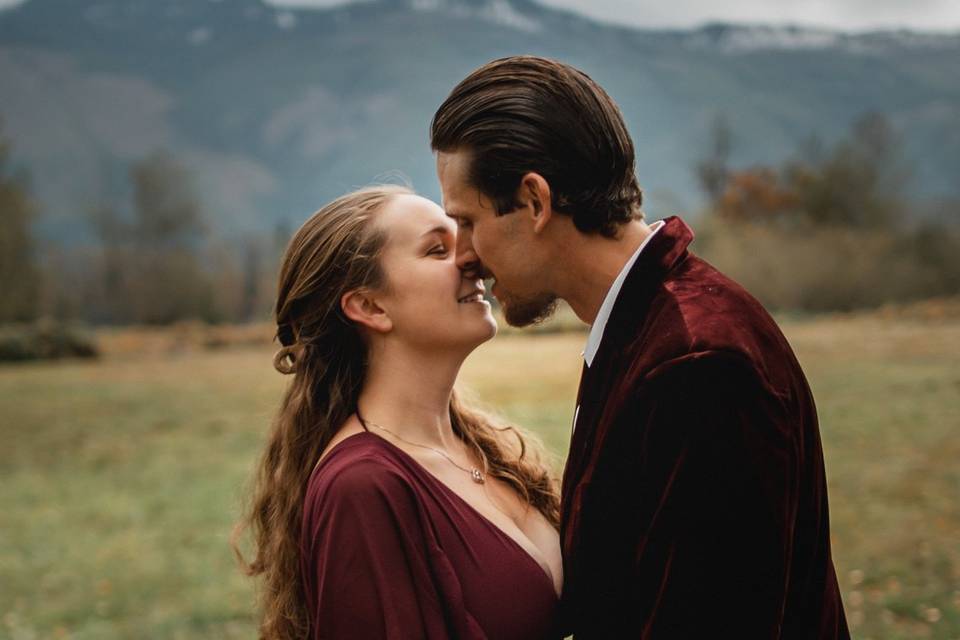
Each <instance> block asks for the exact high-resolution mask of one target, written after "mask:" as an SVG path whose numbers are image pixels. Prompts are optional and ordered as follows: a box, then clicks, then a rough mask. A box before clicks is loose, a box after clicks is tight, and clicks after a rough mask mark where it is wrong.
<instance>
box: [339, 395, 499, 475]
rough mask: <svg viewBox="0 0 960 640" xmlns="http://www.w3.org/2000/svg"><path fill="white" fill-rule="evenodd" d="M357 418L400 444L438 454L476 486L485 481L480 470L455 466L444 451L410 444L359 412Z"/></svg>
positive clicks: (413, 443)
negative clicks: (468, 475)
mask: <svg viewBox="0 0 960 640" xmlns="http://www.w3.org/2000/svg"><path fill="white" fill-rule="evenodd" d="M357 417H358V418H360V422H361V423H362V424H364V425H368V424H369V425H370V426H372V427H376V428H377V429H380V430H381V431H386V432H387V433H389V434H390V435H392V436H393V437H394V438H396V439H397V440H399V441H401V442H405V443H407V444H409V445H410V446H412V447H420V448H421V449H429V450H430V451H434V452H436V453H439V454H440V455H442V456H443V457H444V458H446V459H447V461H448V462H449V463H450V464H452V465H453V466H455V467H456V468H457V469H460V470H461V471H466V472H467V473H469V474H470V479H471V480H473V481H474V482H476V483H477V484H483V483H484V482H485V481H486V478H485V476H484V474H483V472H482V471H480V469H477V468H476V467H471V468H470V469H467V468H466V467H461V466H460V465H459V464H457V463H456V462H454V461H453V458H451V457H450V456H448V455H447V454H446V452H445V451H442V450H441V449H437V448H436V447H431V446H429V445H425V444H418V443H416V442H410V441H409V440H407V439H406V438H403V437H401V436H398V435H397V434H396V433H394V432H393V431H391V430H390V429H387V428H386V427H384V426H381V425H379V424H377V423H376V422H371V421H370V420H364V419H363V418H361V417H360V414H359V412H358V413H357Z"/></svg>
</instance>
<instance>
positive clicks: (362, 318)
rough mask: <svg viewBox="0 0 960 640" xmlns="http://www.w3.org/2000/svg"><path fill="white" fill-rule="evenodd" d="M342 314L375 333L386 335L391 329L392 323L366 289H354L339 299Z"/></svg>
mask: <svg viewBox="0 0 960 640" xmlns="http://www.w3.org/2000/svg"><path fill="white" fill-rule="evenodd" d="M340 308H341V309H343V314H344V315H345V316H347V317H348V318H350V319H351V320H353V321H354V322H356V323H357V324H359V325H360V326H363V327H367V328H368V329H370V330H371V331H375V332H377V333H387V332H388V331H390V330H391V329H392V328H393V321H392V320H391V319H390V316H389V315H388V314H387V312H386V310H385V309H384V308H383V307H381V306H380V305H378V304H377V302H376V300H374V298H373V296H371V292H370V291H369V290H367V289H354V290H353V291H348V292H346V293H345V294H343V295H342V296H341V297H340Z"/></svg>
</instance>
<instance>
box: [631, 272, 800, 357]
mask: <svg viewBox="0 0 960 640" xmlns="http://www.w3.org/2000/svg"><path fill="white" fill-rule="evenodd" d="M704 358H707V359H708V361H710V362H717V361H724V362H726V363H730V364H731V365H736V364H738V363H739V364H742V365H746V366H748V367H758V368H763V369H765V368H766V366H767V363H768V362H769V361H770V360H771V359H773V360H782V359H783V358H787V359H790V360H792V358H793V355H792V351H791V350H790V347H789V344H788V343H787V341H786V338H785V337H784V336H783V333H782V332H781V331H780V328H779V327H778V326H777V323H776V321H775V320H774V319H773V318H772V317H771V316H770V314H769V313H768V312H767V311H766V309H764V307H763V305H762V304H761V303H760V302H759V301H757V299H756V298H754V297H753V296H752V295H750V293H749V292H747V291H746V289H744V288H743V287H742V286H740V284H738V283H737V282H735V281H734V280H733V279H731V278H729V277H728V276H726V275H724V274H723V273H721V272H720V271H719V270H718V269H716V268H715V267H713V266H712V265H710V264H709V263H708V262H706V261H705V260H703V259H702V258H699V257H698V256H696V255H694V254H690V255H689V256H688V257H687V259H686V260H685V261H684V263H683V265H682V266H680V267H678V268H677V269H674V270H672V271H671V272H670V273H668V274H667V276H666V277H665V278H664V280H663V282H662V283H661V286H660V287H659V289H658V291H657V293H656V294H655V295H654V297H653V299H652V302H651V304H650V308H649V311H648V313H647V315H646V317H645V318H644V319H643V322H642V323H641V324H640V325H639V326H638V327H637V331H636V334H635V337H634V340H633V342H632V344H631V359H632V361H633V367H632V369H633V370H634V371H635V372H636V373H641V372H642V374H643V375H644V376H646V375H649V374H650V373H651V372H654V371H656V370H657V369H658V368H660V367H662V366H663V365H664V364H666V363H670V362H674V361H676V362H689V363H692V362H693V361H695V360H703V359H704Z"/></svg>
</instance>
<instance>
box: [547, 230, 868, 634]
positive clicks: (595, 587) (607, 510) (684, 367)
mask: <svg viewBox="0 0 960 640" xmlns="http://www.w3.org/2000/svg"><path fill="white" fill-rule="evenodd" d="M692 240H693V232H692V231H691V230H690V228H689V227H688V226H687V225H686V224H685V223H684V222H683V221H682V220H680V219H679V218H677V217H672V218H669V219H667V220H666V223H665V226H664V228H662V229H660V231H659V232H658V233H657V235H655V236H654V237H653V238H652V239H651V240H650V243H649V244H648V245H647V246H646V247H645V248H644V250H643V251H642V252H641V254H640V256H639V257H638V259H637V261H636V263H635V264H634V266H633V267H632V269H631V271H630V272H629V275H628V277H627V279H626V281H625V282H624V285H623V288H622V289H621V291H620V294H619V296H618V298H617V300H616V304H615V305H614V307H613V311H612V313H611V315H610V318H609V321H608V323H607V326H606V330H605V332H604V335H603V340H602V341H601V344H600V347H599V351H598V352H597V354H596V357H595V358H594V360H593V364H592V366H590V367H586V366H584V370H583V374H582V377H581V380H580V390H579V392H578V399H577V404H578V407H579V408H578V410H577V419H576V424H575V426H574V433H573V437H572V441H571V447H570V453H569V457H568V459H567V465H566V469H565V471H564V478H563V502H562V513H563V522H562V527H561V538H562V543H563V552H564V571H565V573H564V581H565V585H564V595H563V599H562V606H561V611H562V615H563V617H564V626H565V627H566V631H567V633H573V634H574V635H575V637H576V638H577V639H578V640H586V639H590V638H644V639H648V640H661V639H670V640H677V639H683V638H719V637H723V638H738V639H750V638H783V639H798V640H800V639H802V640H809V639H812V638H849V632H848V630H847V623H846V619H845V617H844V612H843V604H842V602H841V600H840V593H839V588H838V586H837V578H836V573H835V571H834V567H833V561H832V559H831V555H830V526H829V516H828V509H827V485H826V478H825V473H824V463H823V452H822V449H821V444H820V433H819V428H818V425H817V414H816V408H815V406H814V401H813V396H812V395H811V392H810V388H809V387H808V385H807V381H806V379H805V378H804V375H803V371H801V369H800V365H799V364H798V362H797V360H796V358H795V356H794V354H793V352H792V350H791V349H790V345H789V344H788V343H787V341H786V339H785V338H784V336H783V334H782V333H781V332H780V330H779V329H778V327H777V325H776V323H775V322H774V321H773V319H772V318H771V317H770V316H769V315H768V314H767V313H766V311H764V309H763V307H762V306H761V305H760V303H758V302H757V301H756V300H755V299H754V298H752V297H751V296H750V295H749V294H748V293H747V292H746V291H745V290H744V289H743V288H742V287H740V286H739V285H737V284H736V283H735V282H733V281H732V280H730V279H729V278H727V277H726V276H724V275H723V274H721V273H720V272H718V271H717V270H716V269H714V268H713V267H711V266H710V265H709V264H707V263H706V262H705V261H703V260H701V259H700V258H698V257H696V256H695V255H693V254H691V253H690V252H688V250H687V246H688V245H689V244H690V242H691V241H692Z"/></svg>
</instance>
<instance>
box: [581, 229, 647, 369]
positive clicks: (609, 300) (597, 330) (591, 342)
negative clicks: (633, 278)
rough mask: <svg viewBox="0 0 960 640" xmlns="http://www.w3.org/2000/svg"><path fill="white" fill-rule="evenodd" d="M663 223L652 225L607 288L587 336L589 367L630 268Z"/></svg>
mask: <svg viewBox="0 0 960 640" xmlns="http://www.w3.org/2000/svg"><path fill="white" fill-rule="evenodd" d="M663 224H664V222H663V220H658V221H657V222H654V223H653V224H652V225H650V234H649V235H648V236H647V237H646V238H644V239H643V242H641V243H640V246H639V247H637V250H636V251H634V252H633V255H632V256H630V259H629V260H627V263H626V264H625V265H623V269H621V270H620V273H619V274H617V279H616V280H614V281H613V284H612V285H610V289H608V290H607V296H606V297H605V298H604V299H603V304H601V305H600V311H598V312H597V317H596V319H595V320H594V321H593V325H592V326H591V327H590V335H589V336H587V346H586V347H585V348H584V350H583V359H584V361H585V362H586V363H587V366H588V367H589V366H590V365H591V364H593V358H594V357H595V356H596V355H597V350H598V349H599V348H600V342H601V340H603V330H604V329H605V328H606V327H607V320H609V319H610V312H611V311H613V305H614V303H615V302H616V301H617V296H618V295H619V294H620V289H621V287H623V282H624V280H626V279H627V274H628V273H630V269H632V268H633V263H635V262H636V261H637V258H638V257H639V256H640V252H641V251H643V248H644V247H645V246H647V243H649V242H650V239H651V238H653V236H654V235H656V233H657V231H659V230H660V229H661V228H662V227H663Z"/></svg>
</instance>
